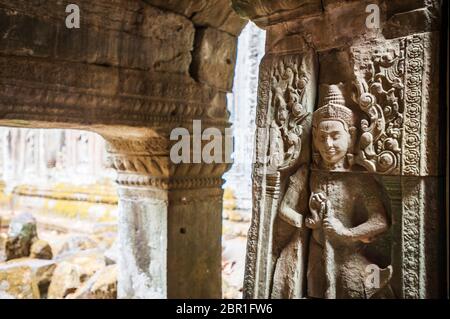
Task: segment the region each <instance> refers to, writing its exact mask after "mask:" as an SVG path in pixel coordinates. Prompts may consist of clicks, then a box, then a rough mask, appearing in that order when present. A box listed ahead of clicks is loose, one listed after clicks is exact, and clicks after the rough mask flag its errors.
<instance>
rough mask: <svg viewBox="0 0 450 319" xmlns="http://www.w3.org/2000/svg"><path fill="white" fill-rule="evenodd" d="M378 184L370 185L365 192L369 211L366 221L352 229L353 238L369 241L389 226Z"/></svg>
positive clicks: (365, 200) (365, 201)
mask: <svg viewBox="0 0 450 319" xmlns="http://www.w3.org/2000/svg"><path fill="white" fill-rule="evenodd" d="M376 186H378V185H374V184H373V187H370V188H369V189H367V190H366V191H365V192H364V200H363V201H364V204H365V207H366V210H367V213H368V219H367V221H366V222H364V223H362V224H360V225H358V226H356V227H353V228H351V229H350V232H351V237H352V239H353V240H357V241H362V242H365V243H368V242H370V241H371V239H372V238H373V237H375V236H377V235H379V234H381V233H383V232H385V231H386V230H387V229H388V228H389V224H388V221H387V217H386V208H385V206H384V204H383V202H382V201H381V199H380V198H379V194H380V190H379V189H378V187H376Z"/></svg>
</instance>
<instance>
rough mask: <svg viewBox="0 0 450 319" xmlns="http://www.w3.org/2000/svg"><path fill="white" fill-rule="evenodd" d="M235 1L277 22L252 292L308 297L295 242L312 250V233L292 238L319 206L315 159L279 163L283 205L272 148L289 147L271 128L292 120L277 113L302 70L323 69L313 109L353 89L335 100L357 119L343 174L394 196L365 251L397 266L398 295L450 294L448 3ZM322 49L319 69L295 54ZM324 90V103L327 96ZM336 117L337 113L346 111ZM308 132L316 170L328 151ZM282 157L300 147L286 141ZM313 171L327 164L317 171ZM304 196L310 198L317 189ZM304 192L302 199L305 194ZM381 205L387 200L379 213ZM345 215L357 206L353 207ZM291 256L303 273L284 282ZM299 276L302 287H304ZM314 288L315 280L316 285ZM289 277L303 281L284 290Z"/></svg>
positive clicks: (260, 121) (256, 198) (257, 184)
mask: <svg viewBox="0 0 450 319" xmlns="http://www.w3.org/2000/svg"><path fill="white" fill-rule="evenodd" d="M233 7H234V9H235V10H236V11H237V12H238V13H239V14H240V15H241V16H243V17H246V18H248V19H250V20H252V21H254V22H255V23H256V24H257V25H258V26H260V27H262V28H264V29H265V30H266V31H267V40H266V56H265V58H264V59H263V61H264V62H263V63H262V66H261V68H260V80H259V97H258V110H257V115H256V119H257V127H258V129H257V136H256V152H257V161H256V163H255V165H254V171H253V178H254V179H253V185H254V186H253V187H254V194H253V205H254V209H253V219H252V225H251V228H250V232H249V241H248V248H247V266H246V278H245V285H244V295H245V296H246V297H247V298H252V297H256V298H268V297H271V296H274V291H276V293H277V294H276V295H277V296H279V295H284V296H295V297H309V295H308V292H305V290H303V289H302V287H300V286H301V283H303V282H304V280H305V278H306V277H305V278H304V277H303V276H307V275H306V274H305V271H306V270H305V269H304V265H303V264H301V261H299V260H297V261H295V259H294V260H293V259H292V258H293V257H292V256H293V255H289V252H288V251H289V249H291V248H292V247H293V246H294V245H298V247H297V248H296V249H297V250H295V251H301V252H304V251H308V250H309V246H308V244H307V243H305V242H304V241H303V242H302V241H301V240H298V241H297V242H293V241H292V239H291V238H292V237H295V236H297V235H295V234H297V231H298V230H297V229H298V228H300V229H302V227H305V226H304V221H302V219H301V218H302V217H301V216H300V215H302V214H303V215H302V216H304V217H307V216H308V215H309V209H308V208H305V207H304V205H307V200H306V202H301V201H302V196H301V195H302V194H304V193H307V192H305V191H303V189H301V186H298V185H300V183H299V181H298V180H297V179H298V176H300V175H298V174H297V173H295V172H296V170H297V169H298V167H299V166H300V167H301V166H302V165H304V164H302V162H301V156H300V157H299V158H298V160H297V162H294V163H291V165H290V166H291V168H289V167H288V168H286V165H284V166H283V165H279V166H276V167H275V169H276V170H277V173H278V174H280V186H279V187H278V188H279V189H278V190H279V192H280V194H279V196H278V197H279V199H278V202H277V203H275V207H273V206H274V197H273V196H270V194H271V193H270V192H268V189H270V190H271V189H272V188H273V185H272V184H271V183H270V182H271V181H272V180H273V176H274V173H273V172H272V171H271V170H270V168H273V167H271V161H273V158H274V156H275V155H276V154H275V155H274V153H273V149H274V147H275V148H276V147H277V146H278V144H276V142H277V139H276V138H272V137H271V135H270V128H272V127H276V126H277V125H280V127H281V126H282V124H279V123H277V122H276V114H277V112H279V110H280V108H283V107H284V108H287V111H288V112H292V107H290V106H289V102H292V101H293V100H295V99H293V98H292V92H298V89H300V87H299V86H298V84H299V82H298V81H296V80H295V79H296V76H297V75H296V74H299V75H301V74H305V73H307V72H308V70H310V71H312V72H313V73H314V71H317V72H318V74H317V81H315V82H314V83H311V82H308V83H309V85H310V86H309V87H307V88H306V92H308V91H311V90H315V89H317V90H318V91H319V95H318V96H319V100H317V101H314V100H311V99H310V100H309V103H307V106H308V107H311V108H312V110H314V109H317V108H319V107H321V106H326V105H329V104H327V103H329V101H330V97H329V96H328V97H327V96H326V95H324V94H322V93H321V91H320V89H321V88H322V87H329V86H330V85H333V87H339V90H340V91H342V92H341V93H342V97H339V98H337V100H334V102H333V103H335V105H336V104H339V105H342V106H345V107H346V108H345V109H346V110H350V112H353V114H354V119H355V121H356V131H355V132H354V133H355V134H356V135H355V136H356V140H355V143H356V144H355V149H353V150H351V152H352V154H349V160H350V161H349V164H348V165H349V167H350V168H348V170H347V171H346V172H345V173H342V174H343V175H342V176H343V177H342V183H344V182H343V181H344V180H345V179H351V178H354V179H355V180H359V179H360V180H362V181H366V182H367V180H369V179H371V178H373V179H375V180H377V181H378V182H377V183H379V184H380V185H381V186H380V187H381V189H382V191H380V192H378V193H377V194H365V195H364V196H367V197H368V198H369V197H370V198H371V199H369V201H370V200H373V198H374V197H378V198H379V199H381V200H382V201H383V203H384V204H383V206H384V209H386V211H387V218H388V224H389V225H388V226H387V227H388V230H387V232H386V233H384V235H382V236H380V237H378V239H376V240H375V239H374V241H375V244H363V245H365V246H364V249H366V251H367V254H368V255H367V256H369V257H367V256H365V257H364V258H366V257H367V258H369V259H370V258H372V260H377V261H376V262H378V263H379V264H380V265H381V264H383V265H384V266H383V267H388V265H389V266H391V267H392V274H391V276H387V278H389V280H387V279H386V282H387V286H386V287H388V288H389V289H390V291H389V295H390V297H394V298H433V297H440V296H443V291H444V290H443V282H444V280H443V278H444V272H445V269H444V265H445V264H444V261H445V256H446V254H447V253H448V252H445V250H444V248H445V247H444V246H445V245H443V244H442V243H443V242H444V237H445V236H444V235H445V229H444V227H443V226H442V225H444V221H445V216H444V215H445V214H444V213H443V211H444V207H445V205H444V201H445V199H444V197H445V195H444V194H445V190H444V188H443V185H444V183H443V181H444V180H443V169H442V166H441V165H440V164H439V163H440V161H442V159H443V158H444V156H445V155H443V143H442V139H440V131H441V130H442V127H441V126H442V125H443V123H442V122H443V121H440V120H439V116H440V114H445V112H444V110H443V109H442V107H441V106H440V105H441V104H442V105H444V103H441V104H440V101H439V90H440V89H442V86H441V87H440V84H439V81H440V76H439V72H440V70H439V31H440V28H441V26H440V10H441V9H440V2H439V1H428V2H427V1H335V0H330V1H320V0H308V1H297V0H288V1H258V2H249V1H241V0H233ZM311 51H312V52H313V54H314V55H315V56H316V57H317V60H316V61H317V63H318V68H316V67H315V62H314V60H310V61H306V63H304V64H302V65H299V64H295V63H292V61H295V60H296V59H297V60H302V59H304V57H305V54H306V53H307V52H311ZM288 66H290V71H289V72H288V71H287V69H288ZM292 73H293V74H294V75H292ZM280 75H281V80H280ZM290 77H291V78H294V80H293V79H290ZM286 88H287V89H286ZM341 93H339V94H338V95H340V94H341ZM312 96H313V97H315V94H312ZM336 96H337V95H334V97H333V98H331V100H333V99H336ZM321 97H322V98H325V101H321V100H320V98H321ZM327 98H328V100H327ZM327 101H328V102H327ZM336 101H338V102H336ZM311 104H312V105H311ZM291 105H292V104H291ZM335 105H334V106H332V108H333V107H335ZM286 106H287V107H286ZM287 116H288V119H289V118H290V117H291V116H292V115H291V114H290V113H288V115H287ZM318 116H320V115H318ZM327 116H328V117H329V118H330V117H331V118H334V119H337V118H339V116H342V114H341V115H339V114H335V115H334V117H333V116H332V115H330V114H328V115H327ZM274 119H275V122H273V121H274ZM341 120H342V119H341ZM272 123H274V124H272ZM444 124H445V123H444ZM303 128H304V130H303V134H304V133H305V132H308V130H310V128H308V127H307V126H304V127H303ZM305 128H306V130H305ZM288 130H289V127H288ZM293 132H294V131H293ZM295 134H298V133H295ZM286 138H291V136H286ZM301 138H302V139H303V136H302V137H301ZM285 140H286V139H285ZM305 141H306V142H305V143H306V147H304V148H302V152H305V149H309V150H312V151H313V154H312V158H311V163H310V164H308V165H309V167H311V168H314V169H316V170H317V169H318V168H317V161H318V160H319V159H320V158H319V154H318V153H314V148H315V145H313V141H312V140H308V139H305ZM274 145H275V146H274ZM281 145H282V143H281ZM281 147H283V146H281ZM307 152H309V151H307ZM282 154H284V155H285V156H287V155H289V154H290V153H289V149H288V147H287V146H286V145H284V148H282ZM272 166H273V165H272ZM287 166H289V165H287ZM297 172H299V171H297ZM294 173H295V174H294ZM311 174H312V175H314V174H317V173H315V171H314V170H311ZM302 181H303V180H302ZM322 183H325V182H323V181H322ZM336 185H338V184H336V183H335V184H332V186H334V187H341V186H342V185H343V184H340V186H336ZM312 186H314V185H312V184H311V187H312ZM328 186H330V185H328ZM288 187H289V191H290V193H289V195H288V196H287V197H288V198H287V202H286V203H287V204H286V205H291V206H292V207H291V208H292V209H291V210H288V212H289V213H286V212H285V211H286V207H280V206H282V199H283V198H284V195H285V193H287V192H288V191H287V190H286V189H287V188H288ZM296 187H297V188H296ZM291 188H292V189H291ZM294 192H297V193H294ZM327 192H328V189H327ZM330 192H331V193H330V194H332V191H330ZM293 194H297V195H293ZM298 194H300V195H298ZM304 195H305V194H304ZM299 196H300V199H298V197H299ZM305 196H307V198H308V197H309V196H310V194H306V195H305ZM335 196H340V199H339V200H338V202H339V203H343V202H345V201H347V200H348V199H346V196H347V194H346V193H341V194H335ZM364 196H363V197H364ZM372 196H374V197H372ZM293 198H296V200H295V202H293ZM289 200H290V201H291V202H289ZM305 203H306V204H305ZM269 206H270V207H269ZM356 210H357V209H356ZM375 210H377V209H375ZM382 210H383V209H381V208H378V211H379V212H381V211H382ZM340 213H350V210H349V212H340ZM299 214H300V215H299ZM359 214H362V215H364V214H363V213H359ZM362 215H360V216H362ZM280 216H281V217H280ZM286 216H288V217H286ZM341 216H342V215H341ZM297 218H298V219H297ZM363 219H364V218H363ZM296 222H298V224H296ZM360 222H361V221H360ZM344 224H345V223H344ZM357 224H358V223H356V224H355V225H350V224H349V223H348V222H347V224H345V225H344V226H345V227H348V229H349V233H350V234H351V231H352V229H353V228H352V227H353V226H357ZM344 232H345V230H344ZM293 234H294V235H295V236H294V235H293ZM295 238H297V237H295ZM311 240H313V239H311ZM324 249H325V248H324ZM377 253H379V255H377ZM324 254H325V253H324ZM329 256H330V255H327V254H325V255H324V257H327V258H328V259H327V267H328V266H329V267H328V269H332V270H333V271H334V272H335V273H342V272H345V269H341V268H340V265H339V263H338V262H336V264H333V263H334V260H335V259H334V258H335V257H329ZM289 258H291V259H289ZM339 258H341V256H339V257H338V259H339ZM374 258H375V259H374ZM286 260H288V261H289V260H291V266H290V267H291V268H290V270H292V271H293V270H296V271H297V272H296V274H295V275H286V274H285V275H284V277H277V279H275V278H274V275H273V273H274V272H275V271H276V270H275V267H276V265H279V264H280V263H283V262H286ZM330 260H332V261H330ZM336 260H337V259H336ZM330 263H331V264H330ZM293 264H294V265H295V267H293V266H292V265H293ZM327 267H325V268H327ZM302 274H304V275H302ZM330 274H331V272H330V273H328V272H327V273H326V274H323V276H325V278H324V280H325V281H324V282H326V283H329V282H334V284H336V282H335V279H336V278H330ZM308 276H309V274H308ZM300 277H301V278H300ZM280 278H284V279H280ZM338 279H339V278H338ZM283 280H284V281H283ZM343 280H344V279H343ZM296 283H300V284H299V285H298V286H296ZM311 285H312V283H311V282H309V283H308V282H307V283H306V285H305V287H308V286H311ZM288 286H289V287H291V288H292V290H290V291H287V290H283V289H285V288H283V287H288ZM308 289H309V288H308ZM386 289H387V288H386ZM389 289H387V290H389ZM308 291H309V290H308ZM327 292H328V291H327ZM348 292H349V291H345V289H344V290H341V291H338V293H340V294H341V295H342V294H344V295H345V294H346V293H348ZM384 293H386V291H384ZM333 295H335V294H325V296H333ZM375 296H377V295H375Z"/></svg>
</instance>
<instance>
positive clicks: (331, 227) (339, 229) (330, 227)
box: [323, 216, 352, 239]
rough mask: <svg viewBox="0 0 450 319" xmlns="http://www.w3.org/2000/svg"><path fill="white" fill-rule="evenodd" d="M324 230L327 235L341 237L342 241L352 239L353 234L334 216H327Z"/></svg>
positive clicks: (324, 221)
mask: <svg viewBox="0 0 450 319" xmlns="http://www.w3.org/2000/svg"><path fill="white" fill-rule="evenodd" d="M323 228H324V231H325V233H326V234H327V235H331V236H335V237H339V238H341V239H351V238H352V232H351V231H350V230H349V229H348V228H347V227H345V226H344V225H343V224H342V222H341V221H340V220H339V219H337V218H336V217H334V216H327V217H325V218H324V220H323Z"/></svg>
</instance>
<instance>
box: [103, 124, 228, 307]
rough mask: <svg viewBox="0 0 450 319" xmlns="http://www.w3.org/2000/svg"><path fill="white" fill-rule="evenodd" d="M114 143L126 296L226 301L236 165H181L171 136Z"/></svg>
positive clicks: (123, 294) (121, 283)
mask: <svg viewBox="0 0 450 319" xmlns="http://www.w3.org/2000/svg"><path fill="white" fill-rule="evenodd" d="M187 127H188V128H189V126H187ZM107 140H108V141H109V147H108V148H109V150H108V151H109V153H110V162H111V165H112V167H113V168H115V169H116V170H117V172H118V175H117V184H118V191H119V247H120V248H119V249H120V252H121V256H120V259H119V269H120V271H119V276H120V278H119V296H120V297H121V298H166V297H168V298H220V297H221V235H222V227H221V217H222V216H221V211H222V195H223V190H222V182H223V181H222V177H221V176H222V174H223V173H224V172H225V171H226V170H227V168H228V165H229V164H226V163H217V164H204V163H186V164H183V163H181V164H174V163H172V161H171V158H170V143H169V142H170V141H169V138H168V136H167V135H166V134H164V133H161V135H158V136H154V137H146V138H142V139H139V140H136V139H132V138H131V139H127V138H108V137H107ZM172 144H173V142H172Z"/></svg>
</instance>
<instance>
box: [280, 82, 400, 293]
mask: <svg viewBox="0 0 450 319" xmlns="http://www.w3.org/2000/svg"><path fill="white" fill-rule="evenodd" d="M354 122H355V120H354V115H353V112H352V111H351V110H350V109H349V108H347V107H346V106H345V100H344V97H343V96H342V94H341V91H340V89H339V87H338V86H337V85H331V86H329V88H328V93H327V96H326V97H325V98H324V101H323V105H322V106H321V107H320V108H319V109H317V110H316V111H315V112H314V114H313V128H312V130H313V131H312V132H313V150H314V155H313V156H314V159H315V161H314V168H313V171H312V173H311V179H310V181H309V184H310V185H309V186H310V187H308V170H307V169H305V168H304V167H301V168H300V169H299V170H298V171H297V172H296V173H295V174H294V175H293V176H291V177H290V183H289V186H288V189H287V191H286V193H285V196H284V198H283V200H282V202H281V205H280V209H279V215H278V216H279V217H280V218H281V219H282V220H284V221H286V222H287V223H289V224H290V225H292V226H294V227H296V228H297V231H296V232H295V233H294V235H293V236H292V238H291V241H290V242H289V243H288V245H287V246H286V247H285V248H284V249H283V251H282V253H281V255H280V257H279V259H278V263H277V267H276V269H275V275H274V283H273V289H272V297H273V298H302V297H313V298H371V297H372V296H374V295H375V294H376V293H377V292H379V291H380V290H381V289H382V288H384V287H385V286H386V285H387V284H388V283H389V280H390V278H391V274H392V267H391V266H390V265H383V266H384V268H382V267H380V265H378V264H377V256H376V252H375V253H374V252H370V253H367V251H369V249H368V247H367V246H368V245H369V244H370V243H371V242H372V241H373V240H374V239H375V238H376V237H377V236H378V235H380V234H382V233H384V232H386V230H387V229H388V227H389V224H388V221H387V214H386V209H385V206H384V203H383V200H382V198H381V197H380V194H382V192H381V191H380V186H379V185H378V183H377V182H376V181H375V180H374V179H373V178H372V177H371V176H370V175H367V174H360V173H349V172H348V171H349V169H350V167H351V166H352V164H353V154H352V152H353V146H354V144H355V139H356V128H355V126H354ZM309 192H311V193H309ZM308 197H309V205H308V204H307V201H308V200H307V198H308ZM308 206H309V207H308ZM309 229H310V230H311V232H310V231H309ZM309 237H310V238H309ZM306 261H307V265H306ZM305 288H306V289H305ZM380 296H381V294H380ZM382 296H383V297H386V296H391V292H390V290H389V289H385V292H384V295H382Z"/></svg>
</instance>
